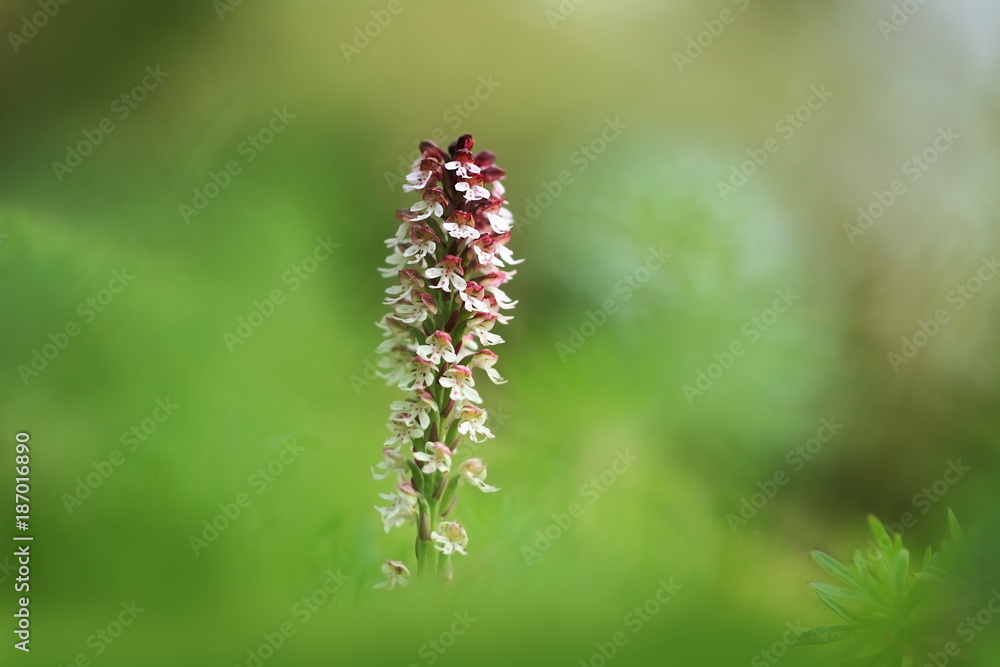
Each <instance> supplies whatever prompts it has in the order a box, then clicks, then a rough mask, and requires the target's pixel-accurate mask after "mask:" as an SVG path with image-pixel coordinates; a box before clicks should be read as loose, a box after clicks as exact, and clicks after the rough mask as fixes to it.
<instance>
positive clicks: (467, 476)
mask: <svg viewBox="0 0 1000 667" xmlns="http://www.w3.org/2000/svg"><path fill="white" fill-rule="evenodd" d="M458 471H459V473H461V475H462V479H463V480H465V481H466V482H469V483H470V484H472V485H473V486H475V487H476V488H477V489H479V490H480V491H482V492H483V493H494V492H495V491H499V490H500V487H497V486H490V485H489V484H487V483H486V482H484V481H483V480H485V479H486V465H485V464H484V463H483V461H482V459H469V460H468V461H466V462H465V463H463V464H462V465H460V466H459V467H458Z"/></svg>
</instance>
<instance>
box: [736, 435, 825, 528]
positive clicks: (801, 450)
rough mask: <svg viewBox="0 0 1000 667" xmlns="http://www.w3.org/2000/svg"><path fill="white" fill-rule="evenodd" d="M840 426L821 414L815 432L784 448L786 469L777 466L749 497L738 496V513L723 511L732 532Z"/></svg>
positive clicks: (751, 518) (749, 517) (811, 458)
mask: <svg viewBox="0 0 1000 667" xmlns="http://www.w3.org/2000/svg"><path fill="white" fill-rule="evenodd" d="M842 428H844V425H843V424H839V423H837V418H836V417H830V418H823V419H821V420H820V421H819V428H818V429H816V433H815V434H814V435H813V436H812V437H811V438H809V439H808V440H806V441H805V442H804V443H802V444H801V445H796V446H795V447H793V448H792V449H790V450H788V453H787V454H785V464H786V465H787V466H788V467H789V469H788V470H786V469H785V468H778V469H777V470H776V471H774V474H773V475H771V478H770V479H765V480H764V481H762V482H757V488H758V489H759V490H758V491H756V492H754V493H752V494H751V495H750V496H749V497H747V496H744V497H742V498H740V507H739V510H738V512H739V515H737V514H734V513H733V512H730V513H729V514H727V515H726V523H728V524H729V529H730V530H731V531H733V535H735V534H736V533H738V532H739V529H740V528H742V527H743V526H745V525H747V524H748V523H749V522H750V521H752V520H753V518H754V517H756V516H757V514H758V512H760V511H761V510H762V509H764V507H766V506H767V504H768V503H769V502H771V500H773V499H774V497H775V496H776V495H778V491H779V490H780V489H781V488H782V487H783V486H786V485H787V484H788V483H789V482H790V481H791V479H792V476H793V475H794V474H795V473H797V472H800V471H801V470H802V469H803V468H805V467H806V464H807V463H809V462H810V461H812V460H813V459H814V458H815V457H816V456H817V455H818V454H819V453H820V452H821V451H822V450H823V448H824V447H825V446H826V445H827V444H828V443H829V442H830V441H831V440H833V438H834V436H836V435H837V433H839V432H840V430H841V429H842Z"/></svg>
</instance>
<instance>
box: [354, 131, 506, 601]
mask: <svg viewBox="0 0 1000 667" xmlns="http://www.w3.org/2000/svg"><path fill="white" fill-rule="evenodd" d="M474 143H475V142H474V141H473V139H472V137H471V136H470V135H468V134H466V135H463V136H461V137H459V139H458V140H457V141H456V142H455V143H453V144H452V145H451V146H450V147H449V148H448V150H447V151H444V150H442V149H441V148H439V147H438V146H436V145H435V144H434V143H433V142H431V141H425V142H423V143H421V144H420V158H418V159H417V160H416V161H415V162H414V163H413V171H412V173H410V174H409V175H408V176H407V177H406V184H405V185H403V191H404V192H409V193H413V195H414V196H416V197H419V199H418V200H417V201H415V202H412V200H411V202H412V203H411V204H410V205H409V206H408V207H407V208H404V209H400V210H398V211H397V212H396V219H397V220H398V221H400V222H401V223H402V224H401V225H400V226H399V228H398V229H397V231H396V235H395V236H394V237H392V238H390V239H387V240H386V245H387V246H388V248H389V251H390V252H391V253H392V254H391V255H389V256H388V257H387V258H386V263H387V265H388V266H387V267H385V268H380V269H379V273H380V274H381V275H382V276H383V277H385V278H389V279H391V280H392V282H393V284H392V286H390V287H389V288H388V289H387V290H386V291H385V293H386V298H385V301H384V302H383V303H384V304H385V305H386V306H389V307H390V312H389V313H388V314H387V315H386V316H385V317H383V318H382V320H380V321H379V323H378V326H379V328H380V329H381V330H382V332H383V334H384V335H385V340H384V341H383V342H382V344H381V345H379V347H378V352H379V353H380V354H382V355H383V357H382V359H381V360H380V361H379V364H378V365H379V368H380V369H382V372H381V373H380V375H381V377H383V378H384V379H385V380H386V382H387V383H388V384H389V385H390V386H395V387H397V388H398V389H401V390H403V391H405V392H406V395H405V396H403V397H402V398H400V399H399V400H396V401H394V402H393V403H392V405H391V406H390V416H389V421H388V424H387V426H388V428H389V432H390V436H389V438H388V439H387V440H386V441H385V443H384V444H383V449H382V461H381V462H379V463H378V464H377V465H376V467H375V468H372V475H373V476H374V477H375V479H379V480H381V479H386V478H389V479H392V480H394V481H395V482H396V483H397V486H396V489H395V493H391V494H386V493H383V494H381V496H382V498H383V499H385V500H387V501H390V505H389V506H388V507H376V509H377V510H378V512H379V514H381V515H382V523H383V525H384V527H385V530H386V532H388V531H389V530H390V529H392V528H397V527H405V526H408V525H411V526H416V532H417V536H416V549H415V552H416V565H417V568H416V571H417V573H418V574H420V575H431V576H436V577H438V578H440V579H441V580H443V581H450V580H451V578H452V573H453V568H452V564H451V556H452V554H460V555H465V554H466V553H467V552H466V547H467V546H468V543H469V537H468V535H467V534H466V531H465V527H464V526H462V524H460V523H458V522H457V521H453V520H451V518H450V516H449V515H450V514H451V511H452V509H453V508H454V506H455V502H456V500H457V494H458V491H459V490H460V488H461V487H462V486H463V485H461V484H459V482H466V483H467V484H469V485H472V486H475V487H476V488H477V489H479V490H480V491H485V492H488V493H492V492H496V491H498V490H499V489H497V487H495V486H491V485H489V484H486V483H485V482H484V481H483V480H484V479H485V477H486V465H485V464H484V463H483V462H482V460H481V459H480V458H478V457H473V458H466V457H465V456H463V455H464V453H465V450H464V449H462V448H460V447H459V445H460V444H461V441H462V440H463V439H466V438H467V439H468V440H470V441H472V442H476V443H478V442H483V441H485V440H486V439H488V438H492V437H493V433H492V432H491V431H490V429H489V428H488V427H487V426H486V421H487V417H488V415H487V412H486V410H485V409H483V408H481V407H479V406H477V405H473V404H474V403H481V402H482V400H483V399H482V397H481V396H480V394H479V392H478V391H477V390H476V388H475V384H476V382H475V377H474V373H473V370H474V369H476V368H478V369H480V370H479V371H477V372H476V373H484V372H485V375H486V377H487V378H489V380H491V381H492V382H493V383H501V382H504V379H503V378H502V377H501V376H500V374H499V373H498V372H497V371H496V370H495V369H494V365H496V363H497V361H498V357H497V354H496V352H494V351H493V350H492V349H480V346H483V345H488V346H494V345H498V344H500V343H503V342H504V340H503V338H501V337H500V336H499V335H498V334H496V333H493V332H492V329H493V327H494V326H495V325H497V324H501V325H502V324H505V323H506V322H508V321H509V320H510V319H511V316H510V315H509V314H504V315H501V314H500V309H503V310H510V309H511V308H513V307H514V305H515V304H516V303H517V302H516V301H511V299H510V297H509V296H508V295H507V293H506V292H504V291H503V289H501V287H502V286H503V285H504V284H505V283H506V282H507V281H508V280H509V279H510V278H511V277H512V276H513V275H514V271H512V270H510V269H509V268H507V267H509V266H510V265H513V264H518V263H520V260H516V259H514V256H513V254H512V253H511V251H510V249H509V248H508V247H507V244H508V242H509V241H510V237H511V229H512V228H513V226H514V218H513V216H512V215H511V213H510V210H509V209H507V208H506V206H505V204H506V203H507V200H506V199H505V198H504V188H503V185H502V184H501V183H500V181H501V179H503V177H504V174H505V172H504V170H503V169H501V168H500V167H498V166H497V165H496V156H495V155H494V154H493V153H491V152H489V151H481V152H479V153H473V152H472V147H473V145H474ZM502 269H504V270H502ZM465 359H468V361H464V360H465ZM453 458H454V459H455V460H454V465H453ZM463 459H464V460H463ZM445 517H448V520H447V521H445V520H444V519H445ZM382 573H383V574H384V575H386V577H387V581H384V582H383V583H381V584H379V585H377V586H376V588H387V589H392V588H394V587H395V586H396V585H397V584H398V585H400V586H405V585H406V584H407V582H408V578H409V575H410V570H409V569H408V568H407V566H406V565H405V564H404V563H403V562H402V561H398V560H387V561H385V563H384V564H383V565H382Z"/></svg>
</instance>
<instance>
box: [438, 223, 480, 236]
mask: <svg viewBox="0 0 1000 667" xmlns="http://www.w3.org/2000/svg"><path fill="white" fill-rule="evenodd" d="M441 227H442V229H444V231H446V232H448V236H451V237H452V238H456V239H478V238H479V230H478V229H476V228H475V226H474V225H463V224H461V223H458V222H446V223H444V224H443V225H441Z"/></svg>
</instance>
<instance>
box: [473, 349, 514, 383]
mask: <svg viewBox="0 0 1000 667" xmlns="http://www.w3.org/2000/svg"><path fill="white" fill-rule="evenodd" d="M497 359H499V357H498V356H497V355H496V353H495V352H493V351H492V350H480V351H479V352H476V353H475V354H474V355H472V359H471V360H470V361H469V363H468V366H469V368H482V369H483V370H484V371H486V377H488V378H489V379H490V382H492V383H493V384H503V383H504V382H506V381H507V380H505V379H503V377H502V376H501V375H500V373H498V372H497V371H496V369H495V368H493V365H494V364H496V362H497Z"/></svg>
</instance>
